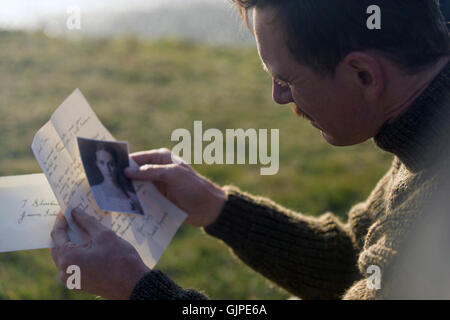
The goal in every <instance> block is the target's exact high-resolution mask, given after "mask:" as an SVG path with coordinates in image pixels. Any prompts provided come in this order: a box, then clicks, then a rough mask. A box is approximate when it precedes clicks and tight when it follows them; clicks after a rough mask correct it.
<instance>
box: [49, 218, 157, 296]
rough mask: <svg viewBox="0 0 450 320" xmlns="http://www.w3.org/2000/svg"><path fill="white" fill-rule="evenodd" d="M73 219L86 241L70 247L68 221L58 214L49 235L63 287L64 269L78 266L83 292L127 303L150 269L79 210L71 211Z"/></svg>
mask: <svg viewBox="0 0 450 320" xmlns="http://www.w3.org/2000/svg"><path fill="white" fill-rule="evenodd" d="M72 217H73V220H74V221H75V222H76V223H77V224H78V225H79V227H80V228H81V229H82V230H83V231H84V232H85V233H86V234H87V235H88V237H89V241H88V242H87V243H83V244H81V245H76V244H74V243H72V242H71V241H70V239H69V236H68V234H67V229H68V224H67V221H66V219H65V217H64V215H63V214H62V213H61V212H60V213H59V215H58V217H57V218H56V222H55V226H54V227H53V230H52V233H51V236H52V239H53V242H54V245H55V246H54V248H52V249H51V253H52V257H53V260H54V262H55V264H56V266H57V267H58V270H59V276H60V278H61V281H62V282H63V283H64V284H65V283H66V281H67V278H68V276H69V275H68V274H67V273H66V271H67V267H68V266H70V265H77V266H78V267H80V270H81V290H82V291H86V292H89V293H92V294H96V295H100V296H102V297H105V298H109V299H129V297H130V295H131V292H132V291H133V288H134V286H135V285H136V283H137V282H138V281H139V279H140V278H141V277H143V276H144V274H146V273H147V272H149V271H150V269H149V268H148V267H147V266H146V265H145V264H144V263H143V261H142V260H141V258H140V257H139V254H138V253H137V251H136V249H135V248H134V247H133V246H132V245H131V244H129V243H128V242H127V241H125V240H123V239H121V238H119V237H118V236H117V235H116V234H115V233H114V232H113V231H112V230H109V229H107V228H106V227H105V226H103V225H102V224H101V223H100V222H98V221H97V220H95V219H94V218H93V217H90V216H89V215H87V214H86V213H84V212H83V211H81V210H78V209H75V210H74V211H72Z"/></svg>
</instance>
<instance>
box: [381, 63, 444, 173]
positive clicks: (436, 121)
mask: <svg viewBox="0 0 450 320" xmlns="http://www.w3.org/2000/svg"><path fill="white" fill-rule="evenodd" d="M374 141H375V143H376V145H378V146H379V147H380V148H381V149H383V150H385V151H388V152H391V153H393V154H395V155H396V156H397V157H398V158H399V159H400V160H401V161H402V162H403V164H404V165H405V166H406V167H407V168H408V169H409V170H410V171H413V172H418V171H421V170H423V169H425V168H426V167H428V166H430V165H433V164H434V163H436V162H437V161H438V160H439V158H440V157H439V156H440V155H442V154H443V151H444V150H447V149H448V148H449V147H450V63H448V64H447V65H446V66H445V67H444V69H442V70H441V72H440V73H439V74H438V75H437V76H436V78H434V80H433V81H432V82H431V83H430V85H429V86H428V87H427V88H426V89H425V91H424V92H423V93H422V94H421V95H420V96H419V97H418V98H417V99H416V100H415V101H414V102H413V104H412V105H411V106H410V107H409V108H408V110H407V111H406V112H405V113H404V114H403V115H401V116H400V117H399V118H398V119H397V120H395V121H394V122H393V123H390V124H385V125H384V126H383V127H382V128H381V130H380V131H379V133H378V134H377V135H376V136H375V137H374ZM449 160H450V159H449Z"/></svg>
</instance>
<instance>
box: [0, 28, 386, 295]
mask: <svg viewBox="0 0 450 320" xmlns="http://www.w3.org/2000/svg"><path fill="white" fill-rule="evenodd" d="M0 72H1V75H2V76H1V77H0V175H16V174H26V173H35V172H40V168H39V166H38V164H37V162H36V161H35V159H34V158H33V156H32V153H31V151H30V145H31V141H32V138H33V135H34V133H35V132H36V131H37V130H38V129H39V128H40V127H41V126H42V125H43V124H44V123H45V122H46V121H47V120H48V118H49V117H50V115H51V113H52V112H53V111H54V110H55V109H56V107H57V106H58V105H59V104H60V103H61V102H62V101H63V99H64V98H66V97H67V96H68V95H69V94H70V93H71V92H72V91H73V90H74V89H75V88H77V87H78V88H80V89H81V91H82V92H83V93H84V95H85V96H86V98H87V100H88V101H89V102H90V104H91V107H92V108H93V109H94V111H95V112H96V113H97V115H98V116H99V118H100V119H101V121H102V122H103V123H104V124H105V125H106V127H107V128H109V129H110V131H111V132H112V133H113V134H114V136H115V137H116V138H117V139H119V140H126V141H129V143H130V149H131V151H138V150H144V149H152V148H160V147H169V148H171V147H173V146H174V145H175V142H171V141H170V135H171V133H172V131H173V130H174V129H176V128H187V129H189V130H192V128H193V121H194V120H202V121H203V128H204V130H206V129H207V128H219V129H220V130H225V129H226V128H243V129H247V128H256V129H258V128H278V129H279V130H280V170H279V172H278V174H277V175H274V176H261V175H260V174H259V169H260V166H259V165H257V166H250V165H213V166H207V165H196V166H194V167H195V169H196V170H198V171H199V172H200V173H201V174H203V175H205V176H207V177H209V178H210V179H212V180H214V181H215V182H217V183H219V184H235V185H237V186H239V187H240V188H241V189H243V190H245V191H248V192H251V193H255V194H261V195H265V196H267V197H270V198H272V199H273V200H275V201H277V202H279V203H281V204H283V205H285V206H287V207H289V208H291V209H294V210H298V211H300V212H302V213H305V214H311V215H318V214H321V213H323V212H325V211H333V212H335V213H336V214H337V215H338V216H339V217H341V218H342V219H343V220H345V219H346V213H347V211H348V209H349V208H350V207H351V205H352V204H354V203H356V202H358V201H361V200H363V199H365V198H366V197H367V196H368V194H369V192H370V190H371V189H372V188H373V187H374V186H375V184H376V182H377V180H378V179H379V178H380V177H381V176H382V175H383V173H384V172H385V171H386V169H387V168H388V167H389V165H390V163H391V161H392V157H391V156H390V155H389V154H386V153H382V152H380V151H379V150H377V149H376V148H375V146H374V144H373V142H371V141H369V142H367V143H365V144H362V145H359V146H355V147H347V148H336V147H332V146H330V145H328V144H327V143H326V142H325V141H324V140H323V138H322V137H321V135H320V133H319V132H318V131H317V130H316V129H314V128H313V127H311V126H310V124H309V123H307V122H305V121H303V120H301V119H298V118H296V117H294V116H293V114H292V113H291V111H290V108H289V107H283V106H276V105H275V104H274V103H273V102H272V101H271V88H270V86H271V81H270V79H269V76H268V75H267V74H265V73H264V71H262V68H261V65H260V62H259V60H258V57H257V53H256V50H254V49H237V48H220V47H219V48H217V47H215V48H212V47H208V46H205V45H200V44H193V43H186V42H180V41H174V40H172V41H169V40H167V41H158V42H152V41H141V40H136V39H133V38H121V39H116V40H96V41H94V40H89V41H88V40H82V41H75V40H55V39H48V38H46V37H45V36H44V35H42V34H40V33H35V34H25V33H20V32H0ZM223 132H224V131H223ZM157 268H159V269H161V270H163V271H165V272H167V273H168V274H169V275H170V276H171V277H172V279H174V280H175V281H176V282H177V283H178V284H180V285H181V286H183V287H193V288H197V289H200V290H202V291H204V292H205V293H207V294H208V295H209V296H210V297H211V298H214V299H284V298H287V297H288V296H289V295H288V294H287V293H286V292H283V291H282V290H280V289H278V288H276V287H275V286H274V285H272V284H270V283H269V282H268V281H267V280H265V279H264V278H263V277H262V276H260V275H259V274H257V273H255V272H254V271H252V270H251V269H250V268H248V267H247V266H245V265H244V264H242V263H241V262H239V261H238V260H237V259H235V258H234V257H233V256H232V255H231V254H230V250H229V249H228V248H227V247H226V246H224V245H223V244H222V243H220V242H219V241H217V240H215V239H213V238H211V237H209V236H207V235H205V234H204V233H203V232H202V231H201V230H199V229H196V228H193V227H189V226H183V227H182V228H181V229H180V231H179V232H178V233H177V235H176V236H175V238H174V240H173V242H172V243H171V244H170V246H169V247H168V249H167V251H166V252H165V253H164V255H163V257H162V259H161V260H160V262H159V263H158V265H157ZM0 298H3V299H85V298H88V299H94V298H95V297H94V296H92V295H89V294H84V293H79V292H70V291H68V290H66V289H65V288H64V286H63V285H62V284H60V282H59V279H58V276H57V272H56V268H55V267H54V265H53V262H52V260H51V258H50V255H49V252H48V250H37V251H26V252H17V253H8V254H0Z"/></svg>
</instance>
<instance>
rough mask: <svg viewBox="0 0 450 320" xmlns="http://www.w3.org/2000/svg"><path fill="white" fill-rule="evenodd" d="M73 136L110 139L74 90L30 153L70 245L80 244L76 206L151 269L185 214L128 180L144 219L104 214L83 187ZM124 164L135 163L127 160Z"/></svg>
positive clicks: (84, 181) (147, 186)
mask: <svg viewBox="0 0 450 320" xmlns="http://www.w3.org/2000/svg"><path fill="white" fill-rule="evenodd" d="M77 137H83V138H89V139H98V140H110V141H115V139H114V137H113V136H112V135H111V133H110V132H109V131H108V130H107V129H106V128H105V127H104V126H103V124H102V123H101V122H100V120H99V119H98V118H97V116H96V115H95V114H94V112H93V111H92V109H91V108H90V106H89V104H88V102H87V101H86V99H85V98H84V96H83V95H82V94H81V92H80V91H79V90H78V89H77V90H75V91H74V92H73V93H72V94H71V95H70V96H69V97H68V98H67V99H66V100H65V101H64V102H63V103H62V104H61V105H60V106H59V107H58V109H57V110H56V111H55V112H54V113H53V115H52V116H51V118H50V120H49V121H48V122H47V123H46V124H45V125H44V126H43V127H42V128H41V129H40V130H39V131H38V132H37V133H36V135H35V137H34V140H33V143H32V146H31V148H32V150H33V153H34V155H35V157H36V159H37V161H38V163H39V165H40V166H41V168H42V171H43V172H44V174H45V175H46V177H47V179H48V181H49V184H50V186H51V188H52V190H53V192H54V194H55V197H56V199H57V200H58V203H59V205H60V206H61V209H62V210H63V212H64V214H65V216H66V217H67V220H68V222H69V225H70V226H71V229H73V232H72V233H70V236H71V238H72V240H73V241H75V242H79V241H82V236H83V234H82V232H80V231H79V230H77V228H76V226H75V225H74V223H73V221H72V218H71V211H72V209H74V208H76V207H80V208H81V209H83V210H85V211H86V213H87V214H89V215H92V216H94V217H95V218H96V219H97V220H98V221H100V222H101V223H102V224H103V225H105V226H107V227H108V228H111V229H112V230H114V231H115V232H116V233H117V234H118V235H119V236H121V237H122V238H124V239H125V240H127V241H129V242H130V243H131V244H133V245H134V246H135V248H136V249H137V250H138V252H139V254H140V255H141V257H142V259H143V260H144V261H145V262H146V264H147V265H149V266H150V267H153V266H154V265H155V264H156V262H157V261H158V260H159V258H160V257H161V255H162V253H163V251H164V250H165V248H166V247H167V245H168V244H169V242H170V241H171V239H172V237H173V236H174V234H175V232H176V231H177V229H178V228H179V226H180V225H181V223H182V222H183V221H184V219H185V218H186V214H185V213H184V212H183V211H182V210H180V209H179V208H177V207H176V206H175V205H174V204H172V203H171V202H169V201H168V200H167V199H166V198H165V197H164V196H162V195H161V194H160V193H159V192H158V190H157V189H156V188H155V187H154V185H153V184H152V183H149V182H133V184H134V187H135V190H136V192H137V195H138V197H139V200H140V202H141V204H142V206H143V209H144V213H145V214H144V216H136V215H128V214H119V213H115V212H104V211H102V210H100V209H99V208H98V207H97V205H96V203H95V201H94V199H93V198H92V194H91V192H90V189H89V185H88V183H87V179H86V176H85V174H84V171H83V169H82V164H81V159H80V155H79V152H78V147H77V139H76V138H77ZM130 166H132V167H136V166H137V164H136V163H134V162H133V161H132V160H130Z"/></svg>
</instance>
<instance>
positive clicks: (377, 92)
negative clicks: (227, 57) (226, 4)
mask: <svg viewBox="0 0 450 320" xmlns="http://www.w3.org/2000/svg"><path fill="white" fill-rule="evenodd" d="M234 2H235V3H236V4H237V5H238V7H239V9H240V11H241V14H242V15H243V17H244V18H245V17H246V16H247V10H248V9H249V8H255V12H254V33H255V36H256V40H257V44H258V52H259V54H260V57H261V60H262V62H263V64H264V66H265V68H267V70H268V71H269V73H270V74H271V75H272V76H273V78H274V80H273V98H274V100H275V101H276V102H277V103H280V104H288V103H293V104H294V110H296V113H297V114H301V115H303V116H305V117H306V118H308V119H310V120H311V121H312V123H313V125H315V126H316V127H318V128H319V129H321V130H322V132H323V135H324V137H325V138H326V140H327V141H329V142H330V143H331V144H334V145H352V144H356V143H360V142H362V141H365V140H367V139H368V138H370V137H373V136H374V135H375V134H376V133H377V131H378V130H379V129H380V128H381V126H382V125H383V124H384V123H386V122H387V121H389V120H392V117H393V116H395V115H397V114H396V111H398V110H397V109H398V108H400V107H401V106H402V105H403V104H405V103H408V99H409V98H411V97H407V96H404V97H400V96H398V95H400V94H403V92H402V90H403V89H404V88H403V89H402V88H400V87H401V85H400V84H402V83H403V86H404V87H408V86H409V87H410V89H411V90H410V91H414V90H416V89H417V88H415V87H414V85H413V83H410V82H408V80H407V79H421V78H424V77H421V76H420V75H421V74H422V73H423V72H426V70H427V69H428V68H430V66H433V65H434V64H435V63H436V62H437V61H438V60H439V59H440V58H442V57H443V56H447V55H448V54H449V37H448V33H447V29H446V26H445V24H444V23H443V21H442V16H441V14H440V12H439V7H438V3H437V2H435V1H433V0H414V1H406V0H378V1H375V0H371V1H366V0H339V1H336V0H247V1H244V0H234ZM373 4H375V5H378V6H379V7H380V8H381V30H369V28H368V27H367V19H368V18H369V14H367V8H368V7H369V6H370V5H373ZM417 82H420V81H417ZM393 89H396V91H397V92H393ZM397 89H398V90H397ZM410 93H411V92H410ZM396 95H397V96H396ZM402 99H403V100H404V101H403V100H402ZM409 102H410V101H409Z"/></svg>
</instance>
